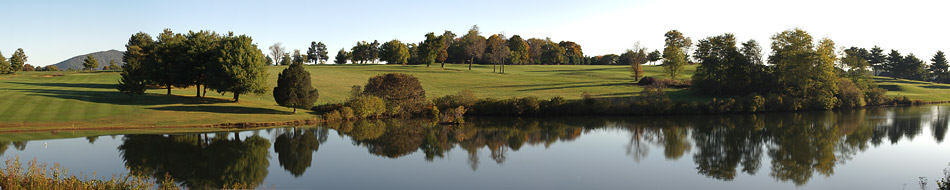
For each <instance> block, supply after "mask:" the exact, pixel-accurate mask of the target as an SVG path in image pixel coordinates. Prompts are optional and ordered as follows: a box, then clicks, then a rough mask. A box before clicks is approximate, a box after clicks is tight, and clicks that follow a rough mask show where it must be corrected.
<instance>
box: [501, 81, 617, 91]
mask: <svg viewBox="0 0 950 190" xmlns="http://www.w3.org/2000/svg"><path fill="white" fill-rule="evenodd" d="M628 85H634V83H629V82H617V83H605V84H588V85H571V86H557V87H545V88H532V89H522V90H518V91H522V92H524V91H539V90H554V89H565V88H583V87H602V86H628Z"/></svg>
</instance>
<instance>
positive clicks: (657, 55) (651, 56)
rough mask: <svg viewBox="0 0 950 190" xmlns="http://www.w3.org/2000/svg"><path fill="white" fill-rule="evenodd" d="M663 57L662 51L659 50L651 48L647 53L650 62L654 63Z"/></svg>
mask: <svg viewBox="0 0 950 190" xmlns="http://www.w3.org/2000/svg"><path fill="white" fill-rule="evenodd" d="M662 59H663V53H660V50H653V52H650V54H648V55H647V60H650V63H651V64H652V63H656V61H659V60H662Z"/></svg>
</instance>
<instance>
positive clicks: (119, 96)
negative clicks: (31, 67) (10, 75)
mask: <svg viewBox="0 0 950 190" xmlns="http://www.w3.org/2000/svg"><path fill="white" fill-rule="evenodd" d="M11 90H16V91H22V92H25V93H30V95H36V96H45V97H51V98H58V99H70V100H79V101H86V102H92V103H103V104H115V105H145V106H149V105H167V104H215V103H228V102H231V100H228V99H220V98H207V97H189V96H175V95H157V94H143V95H139V96H135V97H130V96H129V95H127V94H123V93H120V92H117V91H81V90H61V89H11Z"/></svg>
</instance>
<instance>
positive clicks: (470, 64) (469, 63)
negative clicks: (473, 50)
mask: <svg viewBox="0 0 950 190" xmlns="http://www.w3.org/2000/svg"><path fill="white" fill-rule="evenodd" d="M472 62H475V56H474V55H473V56H472V60H469V61H468V70H469V71H471V70H472Z"/></svg>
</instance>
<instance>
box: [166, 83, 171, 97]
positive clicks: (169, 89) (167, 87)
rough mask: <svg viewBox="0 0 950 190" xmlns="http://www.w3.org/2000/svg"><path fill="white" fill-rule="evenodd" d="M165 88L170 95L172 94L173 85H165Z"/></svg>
mask: <svg viewBox="0 0 950 190" xmlns="http://www.w3.org/2000/svg"><path fill="white" fill-rule="evenodd" d="M165 89H168V93H167V94H168V95H172V85H165Z"/></svg>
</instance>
